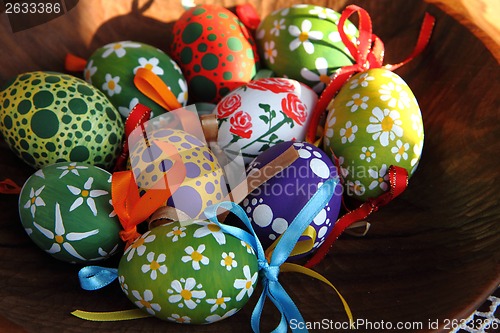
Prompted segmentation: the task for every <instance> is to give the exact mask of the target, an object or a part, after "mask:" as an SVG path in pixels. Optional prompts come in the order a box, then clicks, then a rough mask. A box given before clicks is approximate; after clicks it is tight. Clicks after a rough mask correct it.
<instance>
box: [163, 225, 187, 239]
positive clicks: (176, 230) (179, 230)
mask: <svg viewBox="0 0 500 333" xmlns="http://www.w3.org/2000/svg"><path fill="white" fill-rule="evenodd" d="M185 230H186V228H184V227H178V226H175V227H173V228H172V230H171V231H169V232H168V233H167V235H166V236H167V237H169V238H172V242H177V241H178V240H179V238H183V237H186V233H185V232H184V231H185Z"/></svg>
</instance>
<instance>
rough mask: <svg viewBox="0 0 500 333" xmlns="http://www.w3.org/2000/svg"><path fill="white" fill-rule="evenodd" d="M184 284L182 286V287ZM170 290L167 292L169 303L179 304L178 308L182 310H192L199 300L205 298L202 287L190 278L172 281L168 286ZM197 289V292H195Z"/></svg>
mask: <svg viewBox="0 0 500 333" xmlns="http://www.w3.org/2000/svg"><path fill="white" fill-rule="evenodd" d="M183 284H184V285H183ZM170 287H171V288H172V289H168V290H167V292H168V293H169V294H171V296H169V297H168V301H169V302H170V303H179V304H178V306H179V307H180V308H183V307H184V306H187V307H188V309H190V310H192V309H194V308H196V306H197V305H198V304H199V303H200V300H201V299H203V298H205V297H206V296H207V294H206V292H205V291H204V290H201V288H202V285H201V284H198V285H196V280H195V279H194V278H192V277H189V278H187V279H180V280H174V281H172V283H171V284H170ZM195 288H196V289H198V290H195Z"/></svg>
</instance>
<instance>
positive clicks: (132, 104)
mask: <svg viewBox="0 0 500 333" xmlns="http://www.w3.org/2000/svg"><path fill="white" fill-rule="evenodd" d="M137 104H139V99H138V98H137V97H134V98H132V99H131V100H130V103H129V104H128V107H126V106H119V107H118V112H120V114H121V115H122V116H123V117H128V115H129V114H130V112H132V110H133V109H134V108H135V106H136V105H137Z"/></svg>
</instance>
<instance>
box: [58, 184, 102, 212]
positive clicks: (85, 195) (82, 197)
mask: <svg viewBox="0 0 500 333" xmlns="http://www.w3.org/2000/svg"><path fill="white" fill-rule="evenodd" d="M93 182H94V178H93V177H89V179H87V181H86V182H85V184H83V189H80V188H78V187H75V186H72V185H66V186H67V187H68V190H69V191H70V192H71V193H73V194H74V195H77V196H78V198H77V199H76V200H75V201H74V202H73V204H72V205H71V207H70V208H69V211H70V212H72V211H74V210H75V209H76V208H78V207H80V206H81V205H82V204H83V203H84V202H86V203H87V206H88V207H89V208H90V210H91V211H92V214H94V216H97V208H96V206H95V201H94V198H98V197H100V196H102V195H106V194H108V192H107V191H104V190H93V189H92V183H93Z"/></svg>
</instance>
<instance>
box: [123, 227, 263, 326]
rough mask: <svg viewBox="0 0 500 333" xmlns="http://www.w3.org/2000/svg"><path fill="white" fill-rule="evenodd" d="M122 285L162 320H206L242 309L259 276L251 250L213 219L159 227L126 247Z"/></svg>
mask: <svg viewBox="0 0 500 333" xmlns="http://www.w3.org/2000/svg"><path fill="white" fill-rule="evenodd" d="M118 279H119V282H120V286H121V289H122V290H123V292H124V293H125V294H126V295H127V297H128V298H129V300H130V301H132V302H133V303H134V304H135V305H136V306H137V307H138V308H140V309H141V310H143V311H145V312H147V313H149V314H150V315H153V316H155V317H157V318H160V319H162V320H167V321H172V322H177V323H182V324H208V323H213V322H216V321H219V320H222V319H225V318H227V317H229V316H231V315H233V314H235V313H236V312H237V311H239V310H240V309H241V308H242V307H243V306H244V305H245V304H246V303H247V301H248V299H249V298H250V296H251V295H252V293H253V291H254V289H255V286H256V284H257V280H258V263H257V257H256V255H255V254H254V251H253V249H252V248H251V247H250V246H249V245H248V244H247V243H245V242H244V241H241V240H239V239H238V238H236V237H234V236H232V235H230V234H226V233H224V232H223V231H222V230H221V229H220V227H219V226H217V225H216V224H214V223H211V222H207V221H203V220H194V221H190V224H187V225H185V226H182V225H181V224H180V223H178V222H173V223H169V224H166V225H162V226H158V227H156V228H153V229H152V230H150V231H148V232H146V233H145V234H144V235H142V236H141V237H140V238H138V239H137V240H135V242H134V243H132V245H131V246H130V247H129V248H128V249H127V250H126V251H125V253H124V255H123V257H122V258H121V260H120V264H119V266H118Z"/></svg>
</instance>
